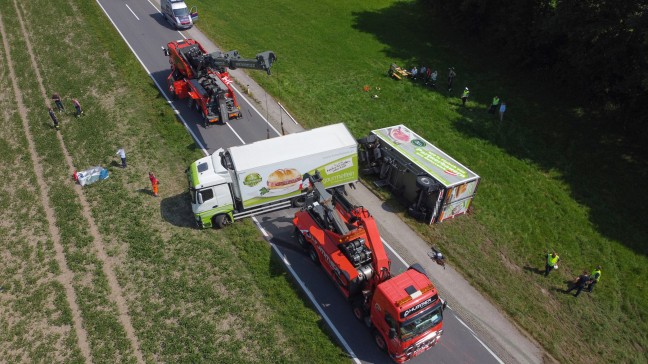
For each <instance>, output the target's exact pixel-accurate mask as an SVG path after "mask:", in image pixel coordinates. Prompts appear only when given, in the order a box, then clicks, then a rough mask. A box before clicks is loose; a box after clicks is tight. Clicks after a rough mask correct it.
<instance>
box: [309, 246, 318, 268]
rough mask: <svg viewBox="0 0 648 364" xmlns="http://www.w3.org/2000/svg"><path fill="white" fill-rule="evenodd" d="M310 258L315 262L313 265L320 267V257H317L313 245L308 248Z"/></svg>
mask: <svg viewBox="0 0 648 364" xmlns="http://www.w3.org/2000/svg"><path fill="white" fill-rule="evenodd" d="M308 256H309V257H310V259H311V260H312V261H313V263H315V265H320V260H319V256H318V255H317V252H316V251H315V248H313V246H312V245H311V246H309V247H308Z"/></svg>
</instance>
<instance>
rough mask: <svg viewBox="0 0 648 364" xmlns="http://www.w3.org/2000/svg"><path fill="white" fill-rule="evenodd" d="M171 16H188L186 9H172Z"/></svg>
mask: <svg viewBox="0 0 648 364" xmlns="http://www.w3.org/2000/svg"><path fill="white" fill-rule="evenodd" d="M173 15H175V16H176V17H178V18H180V17H183V16H188V15H189V10H188V9H187V8H179V9H173Z"/></svg>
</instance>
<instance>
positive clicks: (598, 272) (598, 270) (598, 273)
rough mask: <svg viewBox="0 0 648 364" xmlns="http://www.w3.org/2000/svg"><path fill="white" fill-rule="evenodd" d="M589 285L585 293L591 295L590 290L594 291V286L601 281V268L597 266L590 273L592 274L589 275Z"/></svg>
mask: <svg viewBox="0 0 648 364" xmlns="http://www.w3.org/2000/svg"><path fill="white" fill-rule="evenodd" d="M590 278H591V280H590V283H589V286H588V287H587V291H588V292H590V293H592V290H593V289H594V285H595V284H597V283H598V281H599V279H601V266H600V265H599V266H597V267H596V269H594V271H592V274H591V275H590Z"/></svg>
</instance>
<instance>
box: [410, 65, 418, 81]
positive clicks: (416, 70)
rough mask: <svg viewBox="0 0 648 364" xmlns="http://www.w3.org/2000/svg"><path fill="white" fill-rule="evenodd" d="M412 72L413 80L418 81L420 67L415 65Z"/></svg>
mask: <svg viewBox="0 0 648 364" xmlns="http://www.w3.org/2000/svg"><path fill="white" fill-rule="evenodd" d="M410 73H411V74H412V80H414V81H416V78H417V77H418V68H416V66H414V68H412V71H411V72H410Z"/></svg>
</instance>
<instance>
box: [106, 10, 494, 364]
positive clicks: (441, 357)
mask: <svg viewBox="0 0 648 364" xmlns="http://www.w3.org/2000/svg"><path fill="white" fill-rule="evenodd" d="M97 2H98V3H99V4H100V6H101V7H102V8H103V9H104V12H105V13H106V15H107V16H108V17H109V18H110V20H111V21H112V23H113V24H114V25H115V27H116V28H117V30H118V31H119V33H120V34H121V36H122V37H123V38H124V40H125V41H126V42H127V44H128V45H129V47H130V49H131V50H132V51H133V53H134V54H135V55H136V56H137V58H138V59H139V61H140V62H141V64H142V66H143V67H144V69H145V70H146V72H147V73H149V74H150V76H151V78H152V79H153V80H154V82H155V83H156V85H157V86H158V88H159V89H160V92H162V93H163V94H164V96H165V97H166V99H167V100H168V102H169V104H170V105H171V106H172V107H173V108H174V109H175V110H176V115H177V116H178V118H179V119H180V121H181V122H183V123H184V124H185V127H186V128H187V130H188V131H189V132H190V133H191V134H192V136H193V137H194V139H195V140H196V142H197V143H198V144H199V146H200V147H201V148H202V149H204V150H205V151H207V152H209V153H212V152H214V151H215V150H216V149H218V148H223V147H229V146H234V145H241V144H245V143H251V142H254V141H257V140H261V139H266V138H267V137H268V136H269V137H276V136H278V135H279V133H278V132H277V130H276V129H275V128H274V127H273V126H272V125H271V124H270V123H268V122H267V121H266V120H265V118H264V117H263V116H262V115H261V114H260V113H259V112H258V111H257V110H256V109H255V108H254V106H253V105H252V104H251V103H250V102H249V101H248V100H247V99H246V98H245V97H244V96H243V95H240V94H239V95H238V101H239V104H240V106H241V110H242V111H243V118H242V119H238V120H232V121H230V122H228V123H227V124H226V125H214V126H211V127H209V128H206V129H205V128H203V127H202V126H200V117H199V115H198V113H197V112H195V111H194V110H189V108H188V107H187V103H186V102H184V101H182V100H179V101H171V95H170V93H169V92H168V90H167V86H166V85H167V82H166V78H167V77H168V75H169V72H170V67H169V62H168V58H167V57H166V56H164V54H163V52H162V47H166V44H167V43H168V42H170V41H173V40H177V39H182V38H184V37H186V36H185V35H184V34H183V33H181V32H178V31H175V30H174V29H172V28H171V27H170V25H169V24H168V23H167V22H166V20H165V19H164V17H163V16H162V14H160V12H159V11H158V8H159V5H158V4H157V3H155V2H150V1H148V0H132V1H123V0H97ZM203 46H205V44H203ZM206 48H207V50H208V51H213V49H209V48H208V47H206ZM261 51H265V49H260V50H259V52H261ZM243 56H244V57H251V56H254V55H243ZM279 56H281V55H279ZM293 214H294V210H282V211H276V212H272V213H268V214H265V215H262V216H257V217H256V218H255V221H256V222H257V224H258V225H259V227H260V229H261V230H262V232H263V233H264V234H265V235H266V237H267V239H268V240H269V241H270V243H271V244H272V245H273V247H274V249H275V252H276V254H278V255H279V256H280V257H281V259H282V260H283V261H284V263H285V264H286V266H287V267H288V269H289V270H290V271H291V272H293V274H295V275H296V280H297V281H298V282H299V283H300V284H301V285H302V288H304V290H305V291H306V292H307V295H309V296H310V298H311V300H312V301H313V304H314V305H316V306H317V309H318V310H319V312H320V314H322V316H323V317H324V318H325V319H326V320H327V321H329V322H328V323H329V325H330V326H332V330H333V331H334V332H335V333H336V336H338V339H339V341H340V342H341V344H342V345H343V347H344V348H345V349H346V350H347V351H349V353H350V354H351V356H352V358H353V359H354V360H355V361H356V362H365V363H390V362H391V360H390V358H389V357H388V356H387V355H386V354H384V353H382V352H380V351H379V350H378V348H377V347H376V345H375V344H374V343H373V340H372V338H371V335H370V331H369V330H368V329H367V328H366V327H365V326H364V325H363V324H362V323H360V322H359V321H357V320H356V319H355V317H354V316H353V314H352V313H351V309H350V307H349V305H348V303H347V302H346V301H345V300H344V298H343V297H342V294H341V293H340V292H338V291H337V289H336V288H335V285H334V284H333V282H332V281H331V280H330V279H329V278H328V276H327V275H326V274H325V273H324V271H323V270H321V269H320V268H319V267H316V266H315V265H314V264H313V263H312V262H311V261H310V260H309V259H308V257H307V256H306V255H305V254H304V253H303V252H302V251H301V250H300V249H299V247H298V245H297V243H296V240H295V238H294V237H293V236H292V232H293V228H292V225H291V219H292V216H293ZM387 251H388V253H389V254H390V258H391V259H392V268H393V271H394V272H395V273H396V274H397V273H399V272H401V271H404V270H405V269H406V265H405V263H404V261H403V260H402V259H400V257H399V256H398V255H397V254H396V253H395V252H394V251H393V250H391V249H389V246H388V249H387ZM432 279H433V280H434V278H433V277H432ZM431 362H434V363H498V362H501V361H500V359H499V358H497V357H496V356H495V355H494V354H493V353H492V352H491V350H490V349H488V348H487V347H486V346H485V345H484V344H483V343H482V341H481V340H479V339H478V338H477V336H476V335H475V334H474V333H473V331H472V330H471V329H470V328H469V327H468V326H466V325H465V324H464V323H463V321H461V319H460V318H458V317H457V316H455V314H454V313H453V311H452V310H451V309H447V310H446V311H445V314H444V335H443V337H442V338H441V341H440V342H439V344H437V346H436V347H434V348H433V349H431V350H429V351H427V352H425V353H423V354H422V355H421V356H419V357H417V358H415V359H413V360H412V361H411V363H431Z"/></svg>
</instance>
